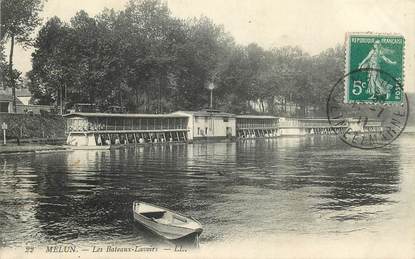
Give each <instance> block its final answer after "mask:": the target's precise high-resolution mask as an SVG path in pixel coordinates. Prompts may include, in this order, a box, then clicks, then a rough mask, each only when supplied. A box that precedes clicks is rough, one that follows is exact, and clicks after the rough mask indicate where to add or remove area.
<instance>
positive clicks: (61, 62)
mask: <svg viewBox="0 0 415 259" xmlns="http://www.w3.org/2000/svg"><path fill="white" fill-rule="evenodd" d="M70 44H72V43H71V39H70V29H69V27H68V26H67V25H66V24H64V23H63V22H62V21H61V20H60V19H59V18H58V17H56V16H55V17H52V18H50V19H49V20H48V21H47V22H46V24H45V25H44V26H43V27H42V28H41V30H40V31H39V33H38V36H37V38H36V40H35V42H34V47H35V51H34V52H33V53H32V71H30V72H29V73H28V77H29V89H30V91H31V92H32V93H33V94H34V97H35V98H36V99H37V100H38V101H39V103H41V104H49V103H48V102H56V103H58V102H59V103H60V105H61V107H62V106H63V103H62V99H63V96H62V95H63V92H64V91H63V90H66V86H67V84H68V82H71V81H72V80H71V79H73V75H74V74H75V73H72V72H73V71H71V69H72V67H73V66H71V65H72V63H71V61H70V57H71V53H70V49H71V48H70ZM45 102H46V103H45Z"/></svg>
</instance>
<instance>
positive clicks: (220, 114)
mask: <svg viewBox="0 0 415 259" xmlns="http://www.w3.org/2000/svg"><path fill="white" fill-rule="evenodd" d="M173 114H187V116H189V115H192V116H198V117H235V114H232V113H227V112H221V111H218V110H200V111H177V112H174V113H173Z"/></svg>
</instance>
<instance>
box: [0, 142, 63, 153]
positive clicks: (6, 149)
mask: <svg viewBox="0 0 415 259" xmlns="http://www.w3.org/2000/svg"><path fill="white" fill-rule="evenodd" d="M66 150H69V149H68V148H67V147H64V146H61V145H46V144H43V145H42V144H22V145H16V144H7V145H0V155H4V154H18V153H42V152H51V151H66Z"/></svg>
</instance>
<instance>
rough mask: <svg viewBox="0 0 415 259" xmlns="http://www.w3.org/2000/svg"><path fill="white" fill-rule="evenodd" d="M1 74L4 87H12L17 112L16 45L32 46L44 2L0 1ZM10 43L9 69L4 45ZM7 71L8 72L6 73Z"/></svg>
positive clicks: (18, 77)
mask: <svg viewBox="0 0 415 259" xmlns="http://www.w3.org/2000/svg"><path fill="white" fill-rule="evenodd" d="M0 4H1V7H0V11H1V14H0V27H1V28H0V45H1V47H0V52H1V54H0V72H1V74H2V76H1V80H2V84H3V86H7V87H10V88H11V89H12V93H13V109H14V111H15V112H16V95H15V88H16V81H17V80H19V79H21V78H20V73H19V72H18V71H17V70H16V69H14V68H13V52H14V45H15V44H16V43H17V44H21V45H23V46H27V45H30V43H31V42H32V38H31V37H30V35H31V33H32V32H33V30H34V29H35V28H36V27H37V26H38V25H39V24H40V18H39V13H40V11H41V10H42V7H43V1H42V0H1V1H0ZM6 41H9V42H10V52H9V61H8V64H7V68H6V65H5V61H4V58H5V57H4V46H3V45H4V43H5V42H6ZM6 70H7V71H6Z"/></svg>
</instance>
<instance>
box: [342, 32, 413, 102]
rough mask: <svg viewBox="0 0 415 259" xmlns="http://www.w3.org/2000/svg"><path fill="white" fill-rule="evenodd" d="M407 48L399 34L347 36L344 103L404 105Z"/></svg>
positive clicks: (358, 34) (354, 34)
mask: <svg viewBox="0 0 415 259" xmlns="http://www.w3.org/2000/svg"><path fill="white" fill-rule="evenodd" d="M404 49H405V40H404V38H403V37H402V36H400V35H394V34H375V33H373V34H372V33H349V34H347V37H346V74H348V76H347V77H346V78H345V102H346V103H369V104H375V103H385V104H401V103H402V98H404V94H403V79H404V78H403V76H404V74H403V72H404V69H403V68H404V64H403V63H404Z"/></svg>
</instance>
